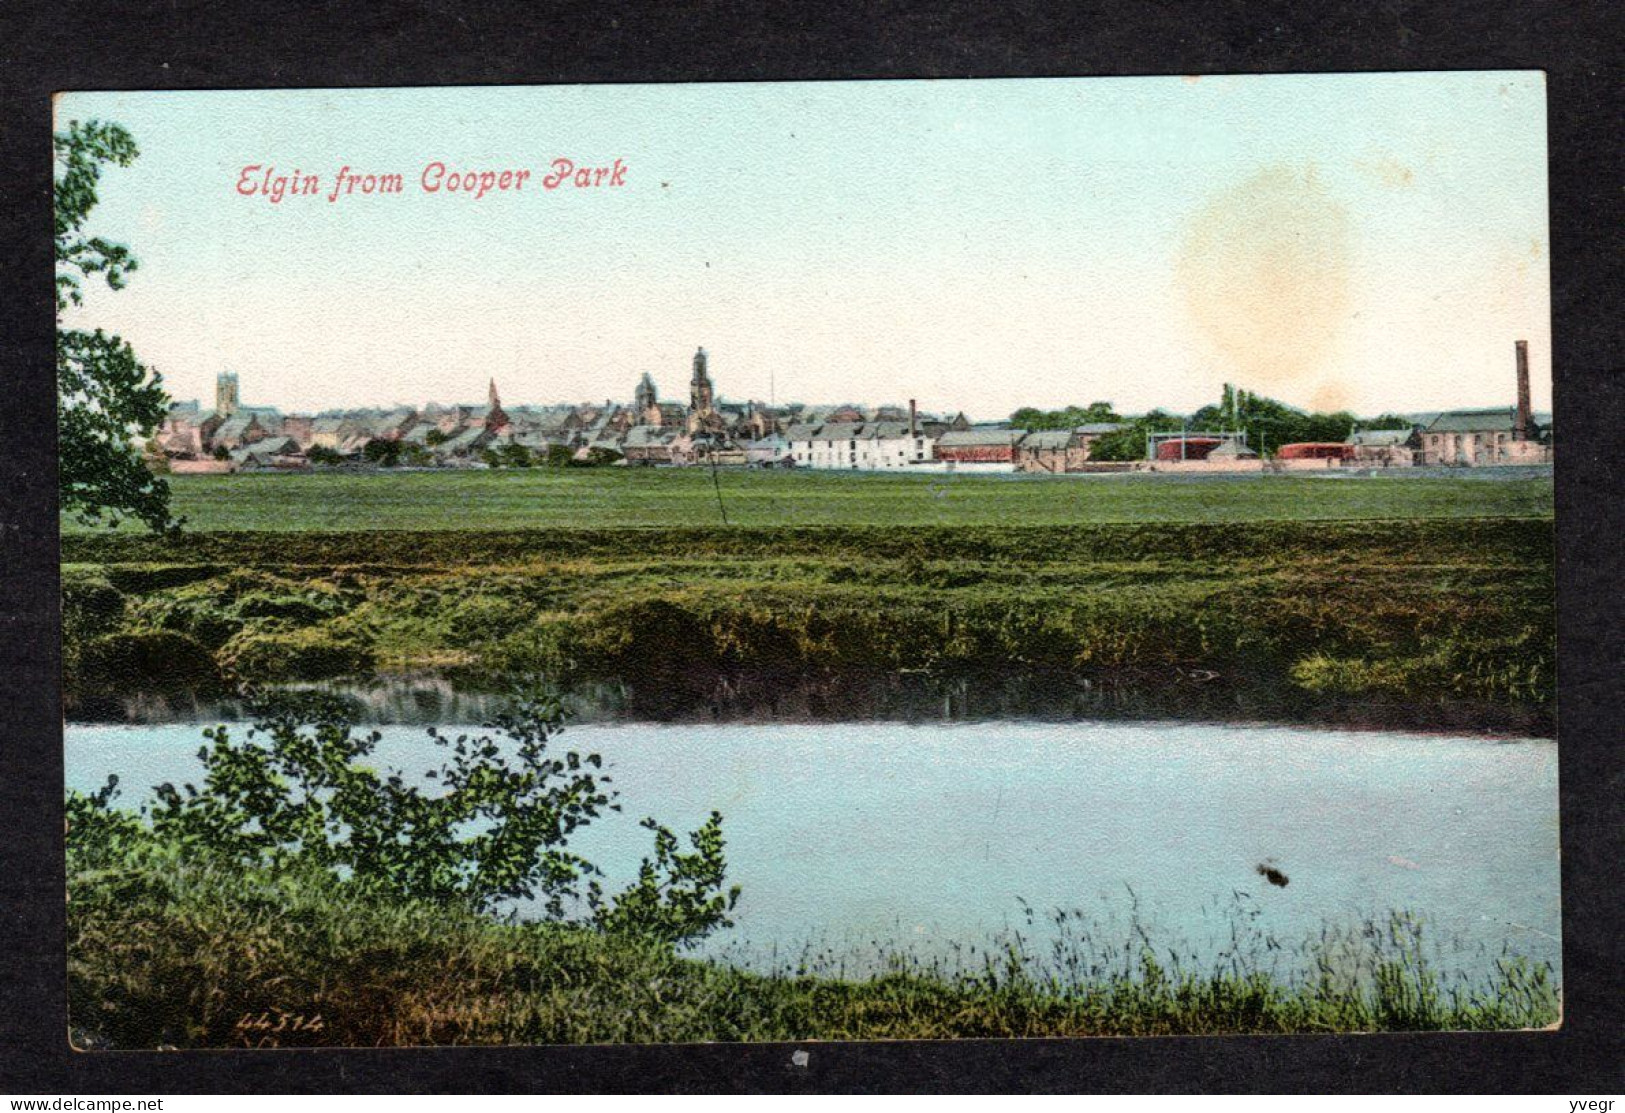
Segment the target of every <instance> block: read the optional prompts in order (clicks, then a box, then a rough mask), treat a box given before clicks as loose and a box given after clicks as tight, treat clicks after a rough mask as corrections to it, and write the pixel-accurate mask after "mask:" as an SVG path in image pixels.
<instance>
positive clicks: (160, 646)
mask: <svg viewBox="0 0 1625 1113" xmlns="http://www.w3.org/2000/svg"><path fill="white" fill-rule="evenodd" d="M78 657H79V661H78V672H77V676H76V678H75V684H76V687H78V688H79V689H80V690H81V691H83V692H86V693H123V692H130V691H149V692H183V691H209V690H212V689H215V688H218V687H219V685H220V670H219V668H218V667H217V666H216V665H215V661H214V657H213V656H212V655H211V654H210V653H209V651H208V650H207V649H206V648H204V647H203V646H202V645H201V644H199V643H198V642H197V641H196V640H195V639H193V638H190V637H188V636H186V635H185V634H178V633H175V632H173V631H170V630H153V631H146V632H141V633H133V634H130V633H126V634H108V635H105V636H103V637H99V638H92V639H90V640H89V641H87V642H85V643H84V645H83V647H82V648H81V649H80V651H79V655H78Z"/></svg>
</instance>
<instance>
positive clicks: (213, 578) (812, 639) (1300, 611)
mask: <svg viewBox="0 0 1625 1113" xmlns="http://www.w3.org/2000/svg"><path fill="white" fill-rule="evenodd" d="M63 560H64V562H65V563H64V569H63V578H64V634H65V658H66V661H65V663H66V666H67V667H66V675H67V682H68V683H67V694H68V703H69V713H70V715H73V714H75V713H76V712H77V713H80V714H85V713H88V714H89V715H91V717H95V716H96V715H97V714H99V713H100V714H111V713H112V712H111V710H110V709H112V708H116V707H117V706H119V705H120V704H121V701H124V700H125V699H127V698H128V697H131V696H134V695H138V694H141V693H144V692H156V693H160V694H162V693H166V692H168V693H172V694H176V695H184V694H186V693H204V694H207V693H209V692H210V691H215V692H219V691H224V690H226V689H228V688H229V687H231V686H232V685H235V684H239V683H245V682H246V683H260V684H264V683H286V682H298V681H313V680H326V679H333V678H354V679H359V680H362V681H367V680H376V679H377V678H379V677H380V676H387V675H393V674H398V673H400V672H403V671H411V670H438V671H443V672H444V671H450V672H452V673H453V674H455V673H457V672H461V673H463V674H465V675H471V676H480V675H496V674H501V673H512V672H530V671H540V672H546V673H548V674H550V675H552V676H554V677H556V678H558V679H559V680H561V681H562V682H564V683H565V684H567V685H571V684H573V685H578V686H585V685H589V684H593V683H615V684H620V685H624V686H625V687H626V689H627V691H629V692H630V693H631V694H630V696H628V700H629V702H630V704H631V706H630V711H631V713H633V714H635V715H641V716H644V717H649V718H654V719H662V718H672V717H681V716H682V715H686V714H692V713H694V711H695V709H697V708H699V709H704V708H711V707H713V706H714V705H715V704H716V702H717V693H718V692H719V691H725V690H730V689H732V690H738V689H741V688H743V689H752V688H755V689H759V690H763V691H766V690H769V689H771V690H778V691H794V690H796V689H797V687H798V686H806V685H814V686H816V685H818V684H825V685H827V684H828V683H830V682H831V680H832V679H833V680H836V681H838V680H839V678H841V677H843V676H858V675H882V676H884V675H904V674H906V675H915V676H928V677H934V678H939V679H940V680H941V681H942V683H944V684H947V685H952V684H955V683H962V682H963V681H964V678H966V677H976V676H991V675H1003V676H1011V675H1015V676H1021V675H1026V676H1029V677H1046V676H1047V677H1054V678H1057V679H1058V680H1059V681H1060V682H1061V683H1063V684H1067V683H1074V682H1083V683H1086V684H1091V685H1100V684H1112V685H1116V686H1117V688H1118V690H1128V689H1132V688H1133V687H1134V686H1135V684H1136V683H1143V686H1144V687H1145V688H1146V689H1147V690H1159V691H1160V693H1161V694H1160V695H1159V696H1158V698H1157V699H1155V700H1153V701H1152V703H1153V704H1154V707H1155V713H1157V714H1169V713H1173V714H1176V715H1177V714H1178V709H1179V707H1180V705H1181V702H1182V701H1187V699H1188V702H1189V703H1190V706H1191V708H1192V710H1193V712H1194V713H1195V714H1201V715H1209V716H1211V715H1212V714H1213V713H1214V708H1213V705H1214V704H1215V702H1217V703H1218V704H1219V705H1221V706H1220V708H1219V709H1220V710H1221V711H1222V709H1223V708H1222V705H1224V704H1225V703H1226V701H1229V702H1230V703H1232V704H1234V705H1235V706H1236V707H1237V708H1238V709H1239V710H1240V713H1242V714H1251V713H1254V711H1255V709H1258V708H1267V706H1268V704H1270V703H1271V702H1274V703H1277V704H1287V705H1293V706H1294V707H1295V710H1294V712H1293V715H1294V716H1298V717H1310V718H1313V717H1315V716H1316V715H1320V714H1324V715H1325V716H1327V717H1328V718H1329V719H1330V721H1337V718H1338V716H1340V715H1342V716H1352V717H1354V718H1358V716H1359V715H1361V714H1366V713H1368V712H1369V711H1370V709H1371V708H1373V707H1376V708H1381V707H1390V708H1411V709H1414V710H1415V711H1416V713H1417V714H1416V716H1415V718H1414V721H1412V722H1408V723H1405V724H1403V725H1415V726H1422V725H1425V724H1426V722H1427V721H1428V720H1429V717H1430V716H1435V717H1442V718H1445V719H1447V720H1448V722H1449V724H1450V725H1455V724H1457V723H1461V722H1466V721H1470V720H1471V719H1472V718H1473V717H1474V715H1476V714H1479V713H1480V712H1482V717H1483V720H1484V725H1485V726H1486V727H1499V726H1505V727H1508V728H1510V729H1516V730H1521V731H1525V732H1532V733H1542V734H1549V733H1551V730H1552V726H1553V724H1552V706H1553V696H1554V656H1555V599H1554V586H1553V533H1552V522H1551V519H1550V518H1477V519H1433V520H1404V521H1369V522H1280V521H1277V522H1260V523H1253V524H1249V525H1246V526H1241V525H1232V526H1225V527H1215V526H1211V525H1203V524H1197V523H1178V524H1174V523H1142V524H1135V525H1093V526H1066V527H1062V526H1054V527H1034V526H1019V525H1012V526H1006V527H1000V528H996V529H995V528H979V527H968V526H961V527H936V528H927V527H921V528H915V529H903V528H892V527H805V528H795V529H766V528H760V529H727V530H724V529H661V530H654V529H647V530H637V531H629V530H589V529H570V530H528V531H526V530H507V531H493V532H480V531H472V530H462V531H442V532H433V531H431V532H416V533H413V532H388V531H350V532H340V533H318V532H290V533H265V532H244V533H197V534H187V535H183V536H181V537H179V538H174V539H169V538H156V537H149V536H139V535H124V534H114V535H71V536H67V537H64V539H63ZM1052 687H1053V686H1052ZM1170 693H1171V694H1170ZM1272 693H1274V694H1272ZM1164 696H1166V697H1167V698H1163V697H1164ZM837 702H838V701H837ZM833 710H834V712H835V716H836V717H840V713H841V710H842V709H841V708H840V707H839V706H837V707H835V708H833ZM847 717H861V716H853V715H850V714H849V715H848V716H847ZM1221 717H1222V716H1221ZM1262 717H1270V716H1269V715H1268V714H1267V713H1266V714H1265V715H1263V716H1262ZM1289 717H1291V716H1289Z"/></svg>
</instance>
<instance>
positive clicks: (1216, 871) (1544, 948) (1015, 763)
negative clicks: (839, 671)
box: [66, 721, 1560, 971]
mask: <svg viewBox="0 0 1625 1113" xmlns="http://www.w3.org/2000/svg"><path fill="white" fill-rule="evenodd" d="M379 729H380V730H381V732H382V734H383V742H382V743H381V745H380V747H379V749H378V751H377V753H376V755H375V756H376V763H377V764H383V765H390V766H396V767H399V768H400V769H402V770H403V771H405V772H407V773H409V774H416V773H419V772H421V771H422V770H424V769H427V768H428V767H430V766H431V765H432V764H435V763H436V762H437V760H438V754H439V751H437V749H436V748H435V747H434V746H432V745H431V744H430V743H429V742H428V741H427V738H426V736H425V734H424V732H423V730H422V728H421V727H417V726H406V725H393V726H384V727H381V728H379ZM458 729H470V728H455V727H452V728H446V730H447V731H448V732H454V731H456V730H458ZM200 730H201V728H200V727H199V726H198V725H196V724H184V723H170V724H147V725H120V726H114V725H81V724H70V725H69V726H68V728H67V743H66V755H67V783H68V785H69V787H71V788H77V789H82V790H89V789H94V788H96V787H99V786H100V785H101V784H102V783H103V782H104V781H105V779H106V777H107V775H108V774H109V773H117V774H119V776H120V779H121V783H122V786H123V788H124V790H125V794H124V797H123V798H122V801H121V802H122V803H124V804H126V805H130V804H134V803H136V802H138V801H140V800H142V799H144V798H145V797H146V796H147V791H146V789H147V786H150V785H153V784H156V783H159V782H163V781H175V782H181V781H185V780H188V779H193V780H195V779H196V776H197V773H198V771H199V765H198V763H197V757H196V754H197V750H198V747H199V745H200V744H201V741H202V739H201V734H200ZM554 744H555V745H557V746H560V747H563V748H568V749H576V750H580V751H583V752H598V753H601V754H602V755H603V756H604V758H605V760H606V763H607V764H608V765H609V766H610V768H611V771H612V774H613V776H614V778H615V782H616V787H618V788H619V790H620V792H621V794H622V803H623V804H624V806H625V809H626V810H625V813H624V814H622V815H613V814H612V815H611V816H609V817H608V818H606V819H603V820H601V821H599V822H598V823H597V824H595V825H594V826H592V827H590V828H588V829H587V830H585V831H583V832H581V833H579V834H578V837H577V838H576V840H575V841H573V842H572V844H571V845H572V847H573V848H574V849H577V850H579V851H580V852H581V853H583V854H585V855H586V856H587V857H588V858H589V859H592V860H594V861H596V862H598V863H599V864H600V865H601V866H602V867H603V868H604V870H605V872H606V874H607V875H608V884H606V888H613V887H615V886H616V884H617V883H624V882H625V881H627V880H629V879H630V878H631V876H632V875H633V872H634V870H635V869H636V866H637V863H638V861H639V859H640V858H641V856H642V855H643V854H645V853H647V852H648V850H649V836H648V833H647V832H645V831H643V830H642V829H640V828H639V827H638V825H637V822H636V820H637V819H638V818H641V817H642V816H644V815H652V816H655V817H656V818H658V819H660V820H661V821H662V822H664V823H666V824H667V825H669V826H671V827H673V828H680V829H682V830H688V829H691V828H693V827H696V826H698V825H699V824H700V823H701V822H702V821H703V820H704V818H705V816H706V815H707V814H708V812H709V811H710V810H711V809H712V808H715V809H717V810H719V811H721V812H722V813H723V816H724V833H725V836H726V838H727V841H728V848H727V854H728V863H729V875H730V878H731V880H732V881H734V882H736V883H738V884H739V885H740V886H741V887H742V894H743V895H742V896H741V899H740V901H739V905H738V908H737V910H736V914H735V919H736V921H737V923H736V926H735V927H734V928H732V929H731V930H729V931H727V932H725V933H723V934H721V935H720V936H718V937H716V938H714V939H713V940H711V941H710V942H708V943H707V945H706V946H707V948H708V949H710V950H711V951H712V952H713V953H719V954H723V955H725V956H728V957H731V958H732V959H734V960H736V961H741V962H747V963H753V962H768V961H772V962H781V961H782V960H783V958H784V956H786V955H790V954H797V953H802V952H805V951H808V950H810V951H812V952H815V953H827V954H833V955H837V956H841V957H840V958H839V959H838V961H842V962H844V961H846V959H847V957H848V956H850V957H851V959H852V961H853V962H856V963H859V964H861V962H862V961H864V960H863V958H862V956H863V955H871V956H872V954H873V953H874V952H875V951H876V950H880V951H884V950H888V949H895V948H898V947H901V948H904V949H907V950H909V951H911V952H914V953H917V954H926V955H938V954H942V953H946V952H947V951H948V950H953V951H954V952H955V953H956V954H962V953H963V948H965V947H968V946H978V947H985V946H986V945H987V944H988V943H989V942H990V941H992V940H993V939H994V938H995V937H997V936H998V935H999V934H1000V933H1001V932H1009V931H1011V930H1018V931H1022V932H1024V933H1025V934H1026V935H1028V936H1029V937H1032V938H1037V939H1039V940H1040V943H1041V944H1042V943H1043V942H1044V940H1045V937H1046V933H1049V934H1053V931H1054V925H1053V924H1050V923H1048V921H1049V917H1050V913H1051V912H1052V910H1054V909H1068V910H1071V909H1078V910H1081V911H1082V913H1083V922H1086V923H1090V924H1093V925H1095V929H1096V931H1097V934H1099V935H1102V936H1104V935H1110V934H1111V933H1114V932H1115V933H1116V934H1117V935H1118V937H1119V938H1118V940H1117V942H1119V943H1121V942H1126V941H1128V940H1130V939H1133V938H1135V937H1137V933H1136V932H1135V930H1134V928H1133V926H1132V923H1131V921H1134V920H1136V919H1137V920H1138V921H1139V923H1140V924H1141V925H1142V926H1143V927H1144V928H1145V929H1146V931H1147V935H1148V936H1149V937H1150V938H1151V939H1152V940H1153V941H1154V942H1155V944H1156V945H1157V947H1159V948H1160V949H1164V950H1167V951H1169V952H1171V953H1173V954H1174V956H1175V957H1177V958H1179V959H1180V960H1181V961H1187V960H1188V961H1189V962H1191V963H1193V964H1194V965H1197V966H1203V965H1205V964H1209V963H1211V962H1212V961H1214V960H1215V958H1216V957H1217V956H1220V955H1222V954H1223V953H1224V952H1225V949H1226V947H1227V946H1230V945H1231V944H1230V940H1231V939H1232V933H1233V931H1234V930H1235V929H1236V928H1237V926H1238V923H1239V925H1240V926H1241V927H1242V928H1244V929H1245V930H1246V931H1247V932H1249V933H1251V934H1252V935H1253V937H1254V938H1256V939H1258V940H1263V939H1265V938H1273V939H1275V940H1278V941H1281V942H1282V943H1284V944H1286V945H1288V947H1289V948H1290V946H1291V945H1293V944H1297V943H1301V942H1303V941H1305V940H1308V939H1311V938H1314V937H1316V936H1317V935H1318V933H1320V932H1321V931H1322V930H1323V929H1330V930H1333V931H1353V930H1356V929H1357V928H1358V926H1359V925H1361V924H1363V923H1366V922H1368V921H1371V920H1377V921H1382V920H1384V919H1385V918H1386V916H1387V914H1388V912H1389V911H1390V910H1406V911H1408V912H1410V913H1413V914H1416V915H1418V916H1420V917H1422V918H1423V920H1424V921H1425V923H1426V933H1427V938H1428V939H1430V940H1431V943H1432V946H1433V947H1434V949H1435V953H1434V955H1433V957H1434V959H1435V961H1437V962H1439V963H1441V964H1443V965H1444V966H1446V967H1451V966H1454V967H1457V968H1459V969H1461V970H1464V971H1482V970H1483V969H1484V968H1485V967H1486V966H1488V965H1489V964H1490V962H1491V961H1492V960H1493V958H1494V957H1495V956H1497V955H1499V954H1501V953H1502V952H1503V951H1504V950H1505V951H1510V952H1513V953H1517V954H1521V955H1525V956H1528V957H1530V958H1532V959H1535V960H1538V961H1546V962H1550V963H1552V964H1553V965H1554V966H1556V965H1557V964H1558V963H1559V959H1560V953H1559V943H1558V936H1559V904H1558V896H1559V892H1558V827H1557V750H1556V746H1555V744H1553V743H1551V742H1549V741H1545V740H1509V739H1485V738H1474V737H1448V736H1438V735H1422V734H1404V733H1394V732H1374V731H1339V730H1310V729H1305V728H1301V727H1278V726H1258V725H1235V724H1227V725H1213V724H1201V723H1188V722H1118V721H1094V722H1091V721H1082V722H1068V723H1055V722H1042V723H1041V722H1026V721H992V722H961V723H942V722H938V723H921V724H902V723H880V722H866V723H847V724H841V723H819V724H726V725H703V726H699V725H650V724H638V723H620V724H588V725H577V726H572V727H570V728H569V729H568V730H567V731H566V732H565V733H564V734H563V735H561V736H560V737H559V738H558V739H557V740H556V741H555V743H554ZM1261 866H1263V867H1266V868H1267V869H1269V870H1273V871H1275V873H1276V875H1277V880H1280V881H1285V884H1284V885H1282V884H1276V883H1272V882H1271V881H1270V880H1269V879H1267V878H1266V876H1265V875H1264V874H1263V873H1261V872H1260V867H1261ZM1023 902H1025V905H1024V903H1023ZM1026 907H1030V908H1032V909H1034V910H1035V918H1036V922H1035V923H1033V924H1029V923H1028V922H1027V918H1026V912H1025V911H1024V908H1026ZM1076 922H1077V921H1074V923H1076ZM1258 947H1259V949H1260V950H1261V951H1265V950H1268V951H1273V948H1272V947H1269V946H1268V945H1267V944H1264V943H1262V942H1260V943H1259V944H1258ZM768 956H776V957H774V958H769V957H768Z"/></svg>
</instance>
